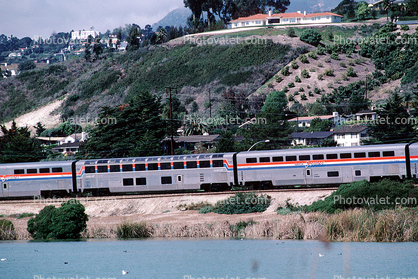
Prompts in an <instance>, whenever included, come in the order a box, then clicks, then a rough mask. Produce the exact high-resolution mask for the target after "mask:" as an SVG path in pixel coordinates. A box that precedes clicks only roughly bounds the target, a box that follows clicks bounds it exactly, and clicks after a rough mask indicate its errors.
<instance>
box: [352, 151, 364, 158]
mask: <svg viewBox="0 0 418 279" xmlns="http://www.w3.org/2000/svg"><path fill="white" fill-rule="evenodd" d="M354 158H366V152H356V153H354Z"/></svg>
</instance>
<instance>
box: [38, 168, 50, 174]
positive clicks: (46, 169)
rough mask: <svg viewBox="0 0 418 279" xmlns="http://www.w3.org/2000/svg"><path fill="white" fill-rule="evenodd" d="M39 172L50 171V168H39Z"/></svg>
mask: <svg viewBox="0 0 418 279" xmlns="http://www.w3.org/2000/svg"><path fill="white" fill-rule="evenodd" d="M39 173H49V168H42V169H39Z"/></svg>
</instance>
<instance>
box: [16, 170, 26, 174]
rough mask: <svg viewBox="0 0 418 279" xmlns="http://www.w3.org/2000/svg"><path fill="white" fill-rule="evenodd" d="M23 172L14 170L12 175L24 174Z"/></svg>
mask: <svg viewBox="0 0 418 279" xmlns="http://www.w3.org/2000/svg"><path fill="white" fill-rule="evenodd" d="M24 173H25V170H23V169H21V170H14V174H24Z"/></svg>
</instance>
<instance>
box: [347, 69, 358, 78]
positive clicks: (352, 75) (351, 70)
mask: <svg viewBox="0 0 418 279" xmlns="http://www.w3.org/2000/svg"><path fill="white" fill-rule="evenodd" d="M347 76H348V77H356V76H357V74H356V72H355V71H354V69H353V67H349V68H348V69H347Z"/></svg>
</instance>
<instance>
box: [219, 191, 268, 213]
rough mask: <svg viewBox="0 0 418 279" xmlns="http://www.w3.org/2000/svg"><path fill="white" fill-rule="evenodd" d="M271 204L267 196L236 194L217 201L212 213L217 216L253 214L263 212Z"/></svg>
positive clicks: (251, 193)
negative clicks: (217, 214)
mask: <svg viewBox="0 0 418 279" xmlns="http://www.w3.org/2000/svg"><path fill="white" fill-rule="evenodd" d="M270 202H271V197H270V196H267V195H263V194H261V195H257V194H256V193H254V192H250V193H243V192H239V193H236V194H235V195H234V196H233V197H230V198H228V199H226V200H222V201H218V202H217V203H216V205H215V207H214V209H213V212H215V213H219V214H246V213H253V212H264V211H265V210H266V209H267V208H268V207H269V206H270Z"/></svg>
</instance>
